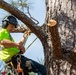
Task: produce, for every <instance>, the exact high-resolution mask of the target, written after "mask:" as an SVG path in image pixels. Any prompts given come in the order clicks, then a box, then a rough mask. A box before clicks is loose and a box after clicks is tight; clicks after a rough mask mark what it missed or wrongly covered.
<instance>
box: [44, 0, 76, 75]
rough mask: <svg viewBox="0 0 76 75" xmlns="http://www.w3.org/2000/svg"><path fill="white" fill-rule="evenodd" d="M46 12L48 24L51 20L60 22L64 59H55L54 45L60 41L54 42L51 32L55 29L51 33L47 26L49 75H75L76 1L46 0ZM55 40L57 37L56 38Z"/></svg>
mask: <svg viewBox="0 0 76 75" xmlns="http://www.w3.org/2000/svg"><path fill="white" fill-rule="evenodd" d="M46 11H47V12H46V19H45V23H46V24H47V23H48V21H49V20H50V19H55V20H56V21H57V22H58V23H57V29H58V32H59V37H60V42H61V50H62V59H59V60H58V59H55V58H53V56H52V54H53V50H54V51H55V49H57V47H55V46H54V45H53V42H54V43H55V42H57V41H58V40H55V41H53V40H52V34H51V35H50V32H51V33H52V32H53V31H54V28H51V29H50V32H49V30H48V27H47V26H45V30H46V33H47V34H48V36H49V37H48V39H47V42H48V43H47V44H48V46H47V47H48V48H49V49H48V50H47V48H45V51H46V54H45V58H46V59H47V60H46V66H47V69H48V70H47V71H48V73H47V75H75V74H76V64H75V62H76V58H75V57H76V52H75V49H76V48H75V47H76V45H75V44H76V38H75V37H76V26H75V25H76V0H46ZM51 30H52V31H51ZM55 31H56V29H55ZM53 35H54V32H53ZM55 35H58V34H57V32H55ZM55 38H57V37H56V36H55ZM50 42H52V43H50ZM52 45H53V46H52ZM52 47H55V48H52ZM59 51H60V50H59ZM48 63H49V64H48ZM49 66H50V67H49Z"/></svg>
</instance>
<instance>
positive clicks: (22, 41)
mask: <svg viewBox="0 0 76 75" xmlns="http://www.w3.org/2000/svg"><path fill="white" fill-rule="evenodd" d="M29 34H30V30H26V31H25V33H24V35H23V37H22V39H21V40H20V41H19V44H21V45H23V44H24V42H25V41H26V39H27V36H28V35H29Z"/></svg>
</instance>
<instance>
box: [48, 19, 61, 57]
mask: <svg viewBox="0 0 76 75" xmlns="http://www.w3.org/2000/svg"><path fill="white" fill-rule="evenodd" d="M56 24H57V22H56V21H55V20H50V21H49V23H48V24H47V25H48V28H49V31H50V35H51V41H52V45H53V55H54V57H55V58H61V57H62V52H61V43H60V37H59V33H58V29H57V25H56Z"/></svg>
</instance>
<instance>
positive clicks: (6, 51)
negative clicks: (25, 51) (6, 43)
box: [0, 29, 19, 62]
mask: <svg viewBox="0 0 76 75" xmlns="http://www.w3.org/2000/svg"><path fill="white" fill-rule="evenodd" d="M3 39H8V40H11V41H13V42H14V40H13V38H12V37H11V36H10V33H9V32H8V31H7V30H6V29H1V30H0V41H1V40H3ZM18 52H19V50H18V48H16V47H10V48H3V49H2V50H0V59H2V60H3V61H4V62H6V61H8V60H9V59H11V57H13V56H14V55H16V54H17V53H18Z"/></svg>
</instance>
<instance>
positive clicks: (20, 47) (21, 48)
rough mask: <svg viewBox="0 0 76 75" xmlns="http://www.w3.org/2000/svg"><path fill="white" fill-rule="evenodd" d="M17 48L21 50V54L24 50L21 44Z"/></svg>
mask: <svg viewBox="0 0 76 75" xmlns="http://www.w3.org/2000/svg"><path fill="white" fill-rule="evenodd" d="M17 48H18V49H19V50H20V51H21V53H22V54H23V53H24V52H25V47H24V46H23V45H21V44H19V45H18V47H17Z"/></svg>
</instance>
